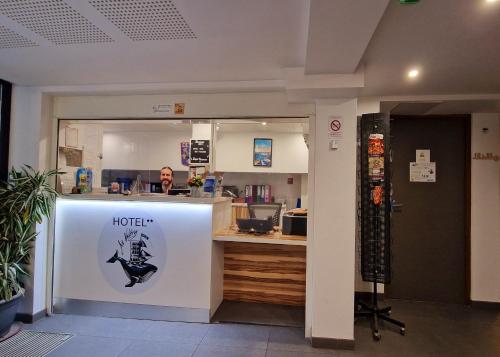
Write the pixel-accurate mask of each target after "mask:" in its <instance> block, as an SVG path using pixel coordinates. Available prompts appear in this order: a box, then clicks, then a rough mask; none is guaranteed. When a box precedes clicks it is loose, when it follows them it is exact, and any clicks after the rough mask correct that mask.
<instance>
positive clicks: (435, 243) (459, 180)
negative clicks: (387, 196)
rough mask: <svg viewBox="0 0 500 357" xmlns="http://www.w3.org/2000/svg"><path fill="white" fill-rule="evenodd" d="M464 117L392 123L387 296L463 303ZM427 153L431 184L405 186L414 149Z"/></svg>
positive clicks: (413, 159)
mask: <svg viewBox="0 0 500 357" xmlns="http://www.w3.org/2000/svg"><path fill="white" fill-rule="evenodd" d="M468 120H470V119H468V118H465V117H463V116H461V117H460V116H458V117H413V118H411V117H396V118H394V120H392V121H391V137H392V138H391V144H392V155H393V162H392V169H393V170H392V184H393V198H394V199H395V200H396V201H397V202H398V203H401V204H403V207H402V210H401V212H395V213H393V215H392V221H391V224H392V226H391V236H392V282H391V284H388V285H386V293H387V295H388V296H389V297H391V298H401V299H410V300H423V301H437V302H447V303H464V301H465V291H466V287H465V285H466V263H465V259H466V257H465V240H466V239H465V237H466V226H467V224H466V211H467V209H466V192H467V188H466V181H467V177H466V174H465V172H466V167H467V164H466V152H467V151H466V150H467V147H466V146H467V145H468V144H467V142H468V141H467V133H466V131H467V128H468V127H469V124H468ZM418 149H429V150H430V161H431V162H436V182H432V183H431V182H426V183H423V182H410V162H415V160H416V158H415V155H416V150H418Z"/></svg>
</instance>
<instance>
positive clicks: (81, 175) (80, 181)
mask: <svg viewBox="0 0 500 357" xmlns="http://www.w3.org/2000/svg"><path fill="white" fill-rule="evenodd" d="M76 187H77V188H78V189H80V192H81V193H87V192H92V169H91V168H90V167H87V168H85V167H79V168H78V170H76Z"/></svg>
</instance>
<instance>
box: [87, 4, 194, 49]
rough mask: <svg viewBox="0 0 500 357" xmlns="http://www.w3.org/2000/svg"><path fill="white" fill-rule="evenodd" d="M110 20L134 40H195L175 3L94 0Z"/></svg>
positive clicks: (98, 8)
mask: <svg viewBox="0 0 500 357" xmlns="http://www.w3.org/2000/svg"><path fill="white" fill-rule="evenodd" d="M89 2H90V4H91V5H92V6H94V7H95V8H96V9H97V10H98V11H99V12H100V13H102V14H103V15H104V16H105V17H106V18H107V19H108V20H109V21H111V22H112V23H113V24H114V25H115V26H116V27H118V28H119V29H120V30H121V31H123V33H125V34H126V35H127V36H128V37H129V38H130V39H132V40H134V41H146V40H148V41H159V40H187V39H195V38H196V35H195V34H194V32H193V31H192V30H191V27H190V26H189V25H188V23H187V22H186V20H185V19H184V17H182V15H181V13H180V12H179V10H178V9H177V7H176V6H175V4H174V2H173V1H171V0H122V1H115V0H91V1H89Z"/></svg>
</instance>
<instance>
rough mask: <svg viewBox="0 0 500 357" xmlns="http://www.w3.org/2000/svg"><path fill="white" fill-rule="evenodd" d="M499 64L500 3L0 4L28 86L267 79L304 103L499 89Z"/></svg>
mask: <svg viewBox="0 0 500 357" xmlns="http://www.w3.org/2000/svg"><path fill="white" fill-rule="evenodd" d="M16 46H18V47H17V48H15V47H16ZM12 47H14V48H12ZM499 63H500V1H497V2H496V3H491V4H487V3H486V0H439V1H437V0H434V1H431V0H421V1H420V2H419V3H418V4H415V5H401V4H399V1H398V0H356V1H352V0H252V1H248V0H121V1H119V2H118V1H114V0H1V1H0V78H2V79H6V80H8V81H11V82H13V83H16V84H21V85H46V86H47V85H82V84H120V83H122V84H123V83H126V84H134V83H174V82H175V83H194V82H196V83H205V85H208V84H209V83H213V84H214V86H213V87H214V88H218V89H217V90H220V91H223V90H224V86H226V87H227V88H231V90H232V88H234V87H235V86H234V85H229V84H228V83H231V82H232V83H238V82H237V81H245V82H241V83H247V84H248V85H246V86H245V89H246V90H249V87H251V85H250V83H252V82H251V81H256V82H255V83H257V82H258V83H259V86H265V83H267V82H269V83H270V85H271V84H272V87H273V88H275V87H276V86H277V87H281V90H286V91H287V93H288V94H289V96H290V98H291V100H296V101H300V100H304V98H306V99H307V100H311V99H314V98H328V97H339V96H340V97H341V96H356V95H360V94H361V95H363V96H372V95H396V96H397V95H413V94H454V93H460V94H467V93H500V66H499V65H498V64H499ZM412 66H417V67H419V68H420V69H421V76H420V78H418V79H417V80H416V81H413V82H412V81H408V80H407V79H406V78H405V74H406V71H407V70H408V69H409V68H410V67H412ZM290 69H293V70H294V71H295V72H294V73H297V72H300V73H301V74H302V76H303V78H302V77H301V78H299V79H297V78H298V77H297V76H296V75H294V76H295V77H294V80H293V81H290V76H289V73H291V72H290ZM336 75H340V77H336ZM346 75H347V76H348V75H352V78H351V77H346ZM318 76H320V77H318ZM321 76H323V77H321ZM346 78H347V79H346ZM273 81H274V82H273ZM277 81H278V82H277ZM297 81H299V82H300V86H298V87H297V86H296V83H297ZM349 81H350V83H349ZM207 83H208V84H207ZM222 83H224V85H222ZM240 86H243V85H240ZM289 86H290V88H288V87H289ZM294 86H295V87H294ZM180 87H182V88H184V89H185V88H188V86H180ZM180 87H179V88H180ZM236 87H238V86H236ZM227 88H226V89H227ZM295 97H296V98H295Z"/></svg>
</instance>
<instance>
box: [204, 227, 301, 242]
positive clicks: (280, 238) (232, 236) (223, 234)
mask: <svg viewBox="0 0 500 357" xmlns="http://www.w3.org/2000/svg"><path fill="white" fill-rule="evenodd" d="M213 239H214V240H215V241H222V242H240V243H266V244H283V245H302V246H306V245H307V237H306V236H292V235H286V234H283V233H281V231H278V232H273V233H269V234H249V233H241V232H238V231H237V230H234V229H225V230H222V231H218V232H216V233H215V234H214V238H213Z"/></svg>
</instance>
